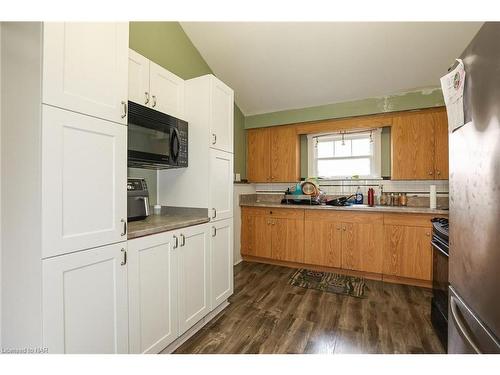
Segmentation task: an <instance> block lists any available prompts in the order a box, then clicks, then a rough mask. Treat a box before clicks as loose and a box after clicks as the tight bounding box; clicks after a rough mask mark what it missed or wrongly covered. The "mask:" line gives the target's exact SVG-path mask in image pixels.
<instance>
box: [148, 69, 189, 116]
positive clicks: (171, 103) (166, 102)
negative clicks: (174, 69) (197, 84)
mask: <svg viewBox="0 0 500 375" xmlns="http://www.w3.org/2000/svg"><path fill="white" fill-rule="evenodd" d="M149 82H150V90H151V101H150V105H151V108H153V109H156V110H157V111H160V112H163V113H166V114H167V115H170V116H174V117H177V118H182V119H184V80H183V79H182V78H179V77H177V76H176V75H175V74H173V73H170V72H169V71H168V70H166V69H164V68H162V67H161V66H160V65H158V64H155V63H154V62H152V61H151V62H150V79H149Z"/></svg>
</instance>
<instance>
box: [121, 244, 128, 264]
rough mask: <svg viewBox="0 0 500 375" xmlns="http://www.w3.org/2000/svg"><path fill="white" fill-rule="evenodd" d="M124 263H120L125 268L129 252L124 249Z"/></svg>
mask: <svg viewBox="0 0 500 375" xmlns="http://www.w3.org/2000/svg"><path fill="white" fill-rule="evenodd" d="M122 256H123V258H122V262H121V263H120V264H121V265H122V266H124V265H125V264H127V250H125V249H123V248H122Z"/></svg>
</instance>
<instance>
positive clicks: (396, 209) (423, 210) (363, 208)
mask: <svg viewBox="0 0 500 375" xmlns="http://www.w3.org/2000/svg"><path fill="white" fill-rule="evenodd" d="M240 206H241V207H263V208H295V209H304V210H332V211H357V212H391V213H407V214H428V215H448V213H449V211H448V210H445V209H432V208H428V207H401V206H373V207H370V206H367V205H361V204H360V205H352V206H327V205H318V206H313V205H311V206H309V205H303V204H281V203H277V202H263V201H260V202H259V201H253V202H251V201H250V202H248V201H247V202H240Z"/></svg>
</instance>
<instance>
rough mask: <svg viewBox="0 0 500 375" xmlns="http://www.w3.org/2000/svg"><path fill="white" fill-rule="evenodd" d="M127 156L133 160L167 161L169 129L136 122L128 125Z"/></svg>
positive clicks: (168, 155)
mask: <svg viewBox="0 0 500 375" xmlns="http://www.w3.org/2000/svg"><path fill="white" fill-rule="evenodd" d="M128 151H129V156H130V157H132V158H133V159H135V160H148V161H154V162H158V163H168V162H169V159H170V157H171V155H170V129H169V127H165V128H164V129H162V130H158V129H154V128H149V127H144V126H140V125H136V124H129V125H128Z"/></svg>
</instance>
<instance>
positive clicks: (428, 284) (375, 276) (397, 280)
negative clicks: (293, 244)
mask: <svg viewBox="0 0 500 375" xmlns="http://www.w3.org/2000/svg"><path fill="white" fill-rule="evenodd" d="M242 257H243V260H244V261H247V262H255V263H265V264H273V265H277V266H283V267H289V268H307V269H310V270H313V271H322V272H335V273H340V274H343V275H349V276H357V277H364V278H366V279H370V280H377V281H383V282H388V283H392V284H404V285H412V286H418V287H422V288H432V281H430V280H419V279H411V278H406V277H400V276H390V275H383V274H380V273H373V272H363V271H355V270H346V269H343V268H336V267H325V266H318V265H315V264H304V263H296V262H289V261H283V260H276V259H268V258H260V257H255V256H251V255H243V256H242Z"/></svg>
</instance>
